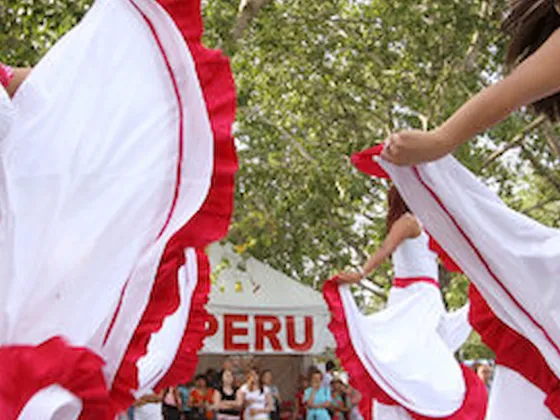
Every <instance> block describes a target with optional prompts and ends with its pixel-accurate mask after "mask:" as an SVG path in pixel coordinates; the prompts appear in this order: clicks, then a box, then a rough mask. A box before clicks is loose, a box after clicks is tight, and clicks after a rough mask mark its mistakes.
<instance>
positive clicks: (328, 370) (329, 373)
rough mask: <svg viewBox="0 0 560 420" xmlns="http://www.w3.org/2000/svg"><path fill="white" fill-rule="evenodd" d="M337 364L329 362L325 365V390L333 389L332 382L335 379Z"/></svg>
mask: <svg viewBox="0 0 560 420" xmlns="http://www.w3.org/2000/svg"><path fill="white" fill-rule="evenodd" d="M335 367H336V366H335V364H334V362H333V361H332V360H329V361H328V362H327V363H326V364H325V375H324V376H323V388H330V387H331V381H332V379H333V374H334V368H335Z"/></svg>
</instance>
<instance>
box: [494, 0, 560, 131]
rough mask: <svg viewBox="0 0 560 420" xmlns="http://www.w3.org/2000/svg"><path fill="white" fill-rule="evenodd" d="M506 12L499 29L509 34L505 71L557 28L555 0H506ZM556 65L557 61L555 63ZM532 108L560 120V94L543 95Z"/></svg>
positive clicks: (558, 14)
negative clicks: (507, 4) (507, 6)
mask: <svg viewBox="0 0 560 420" xmlns="http://www.w3.org/2000/svg"><path fill="white" fill-rule="evenodd" d="M509 4H510V7H509V12H508V14H507V16H506V19H505V20H504V22H503V24H502V29H503V30H504V31H505V32H506V33H507V34H508V35H510V36H511V41H510V44H509V46H508V50H507V54H506V60H505V61H506V66H507V67H508V69H509V70H512V69H514V68H515V67H517V66H518V65H519V64H520V63H521V62H522V61H524V60H525V59H526V58H527V57H529V56H530V55H532V54H533V53H534V52H535V51H537V50H538V49H539V48H540V47H541V45H543V44H544V43H545V42H546V40H547V39H548V38H549V37H550V36H551V35H552V33H553V32H554V31H556V29H558V28H560V12H559V11H558V10H559V9H560V1H559V0H509ZM559 65H560V63H559ZM532 108H533V109H534V110H535V112H537V113H538V114H544V115H546V116H547V117H548V118H550V120H551V121H558V120H560V93H556V94H554V95H551V96H548V97H546V98H543V99H541V100H539V101H537V102H535V103H534V104H532Z"/></svg>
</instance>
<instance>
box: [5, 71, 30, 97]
mask: <svg viewBox="0 0 560 420" xmlns="http://www.w3.org/2000/svg"><path fill="white" fill-rule="evenodd" d="M13 70H14V78H13V79H12V81H11V82H10V84H9V85H8V87H7V88H6V91H7V92H8V94H9V95H10V96H14V95H15V93H16V91H17V89H18V88H19V86H20V85H21V84H22V83H23V81H24V80H25V78H26V77H27V75H28V74H29V72H30V71H31V68H14V69H13Z"/></svg>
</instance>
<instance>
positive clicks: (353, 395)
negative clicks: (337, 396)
mask: <svg viewBox="0 0 560 420" xmlns="http://www.w3.org/2000/svg"><path fill="white" fill-rule="evenodd" d="M343 388H344V393H345V394H346V401H347V402H348V406H349V407H350V413H349V417H350V420H364V418H363V416H362V413H360V402H361V401H362V394H360V391H358V390H357V389H356V388H353V387H351V386H350V385H348V384H346V383H345V384H344V386H343Z"/></svg>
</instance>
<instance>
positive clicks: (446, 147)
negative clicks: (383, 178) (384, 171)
mask: <svg viewBox="0 0 560 420" xmlns="http://www.w3.org/2000/svg"><path fill="white" fill-rule="evenodd" d="M559 63H560V29H557V30H556V31H555V32H554V33H553V34H552V35H551V36H550V37H549V39H548V40H547V41H546V42H545V43H544V44H543V45H542V46H541V47H540V48H539V49H538V50H537V51H536V52H535V53H534V54H533V55H531V56H530V57H528V58H527V59H526V60H525V61H523V62H522V63H521V64H520V65H519V66H518V67H517V68H515V69H514V70H513V71H512V72H511V74H510V75H509V76H507V77H506V78H504V79H503V80H501V81H500V82H498V83H496V84H494V85H492V86H489V87H487V88H486V89H484V90H482V91H481V92H479V93H478V94H477V95H475V96H474V97H472V98H471V99H470V100H469V101H467V102H466V103H465V104H464V105H463V106H462V107H461V108H459V110H458V111H456V112H455V113H454V114H453V115H452V116H451V117H450V118H449V119H448V120H447V121H446V122H445V123H443V124H442V125H441V126H440V127H439V128H437V129H436V130H434V131H431V132H422V131H418V130H412V131H404V132H401V133H397V134H393V135H392V136H391V137H390V138H389V141H388V147H386V148H385V150H384V151H383V153H382V156H383V158H385V159H386V160H388V161H390V162H393V163H396V164H399V165H410V164H416V163H420V162H426V161H431V160H435V159H438V158H440V157H442V156H445V155H446V154H448V153H452V152H453V151H454V150H455V148H456V147H457V146H459V145H460V144H462V143H465V142H467V141H468V140H469V139H471V138H472V137H474V136H475V135H476V134H478V133H481V132H483V131H485V130H487V129H489V128H490V127H492V126H494V125H495V124H497V123H498V122H500V121H502V120H503V119H504V118H506V117H507V116H508V115H509V114H511V113H512V112H513V111H515V110H517V109H519V108H521V107H522V106H525V105H529V104H531V103H534V102H536V101H538V100H540V99H542V98H545V97H547V96H550V95H553V94H555V93H557V92H559V91H560V71H558V68H559Z"/></svg>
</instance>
